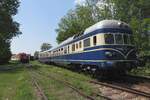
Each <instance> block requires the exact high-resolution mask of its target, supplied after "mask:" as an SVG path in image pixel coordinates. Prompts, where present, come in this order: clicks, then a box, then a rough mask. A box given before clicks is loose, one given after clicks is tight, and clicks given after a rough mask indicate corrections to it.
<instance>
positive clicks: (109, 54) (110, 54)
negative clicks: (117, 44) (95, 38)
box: [105, 51, 113, 57]
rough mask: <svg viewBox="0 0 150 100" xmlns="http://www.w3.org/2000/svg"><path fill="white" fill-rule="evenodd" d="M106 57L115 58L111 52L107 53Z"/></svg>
mask: <svg viewBox="0 0 150 100" xmlns="http://www.w3.org/2000/svg"><path fill="white" fill-rule="evenodd" d="M105 55H106V56H107V57H112V56H113V54H112V53H111V52H109V51H107V52H105Z"/></svg>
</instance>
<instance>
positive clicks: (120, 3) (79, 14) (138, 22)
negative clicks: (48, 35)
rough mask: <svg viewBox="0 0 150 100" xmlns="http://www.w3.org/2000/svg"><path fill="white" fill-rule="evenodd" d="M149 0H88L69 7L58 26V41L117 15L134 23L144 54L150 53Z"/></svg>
mask: <svg viewBox="0 0 150 100" xmlns="http://www.w3.org/2000/svg"><path fill="white" fill-rule="evenodd" d="M149 9H150V2H149V0H85V3H84V4H78V5H76V8H75V9H73V10H70V11H68V13H67V14H66V16H64V17H63V18H62V19H61V21H60V23H59V25H58V28H57V29H56V32H57V33H58V36H57V42H58V43H61V42H62V41H64V40H65V39H67V38H68V37H71V36H73V35H75V34H79V33H81V32H83V31H84V30H85V29H86V28H87V27H89V26H91V25H93V24H95V23H96V22H99V21H101V20H104V19H116V20H121V21H124V22H126V23H128V24H130V26H131V28H132V29H133V35H134V41H135V44H136V46H137V49H138V50H139V53H140V55H150V11H149Z"/></svg>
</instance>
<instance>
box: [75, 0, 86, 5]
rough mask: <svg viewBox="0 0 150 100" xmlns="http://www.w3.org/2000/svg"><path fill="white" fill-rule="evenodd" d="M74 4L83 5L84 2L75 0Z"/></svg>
mask: <svg viewBox="0 0 150 100" xmlns="http://www.w3.org/2000/svg"><path fill="white" fill-rule="evenodd" d="M75 4H79V5H84V4H85V0H75Z"/></svg>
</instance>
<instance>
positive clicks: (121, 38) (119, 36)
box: [115, 34, 123, 44]
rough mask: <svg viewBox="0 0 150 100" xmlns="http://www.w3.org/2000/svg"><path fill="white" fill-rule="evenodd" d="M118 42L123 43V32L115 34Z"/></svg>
mask: <svg viewBox="0 0 150 100" xmlns="http://www.w3.org/2000/svg"><path fill="white" fill-rule="evenodd" d="M115 39H116V44H123V37H122V34H115Z"/></svg>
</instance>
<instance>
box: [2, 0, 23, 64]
mask: <svg viewBox="0 0 150 100" xmlns="http://www.w3.org/2000/svg"><path fill="white" fill-rule="evenodd" d="M18 7H19V0H0V64H3V63H6V62H8V61H9V60H10V57H11V51H10V43H11V39H12V38H13V37H15V36H17V35H19V34H21V32H20V31H19V23H17V22H16V21H14V20H13V16H14V15H16V14H17V12H18Z"/></svg>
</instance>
